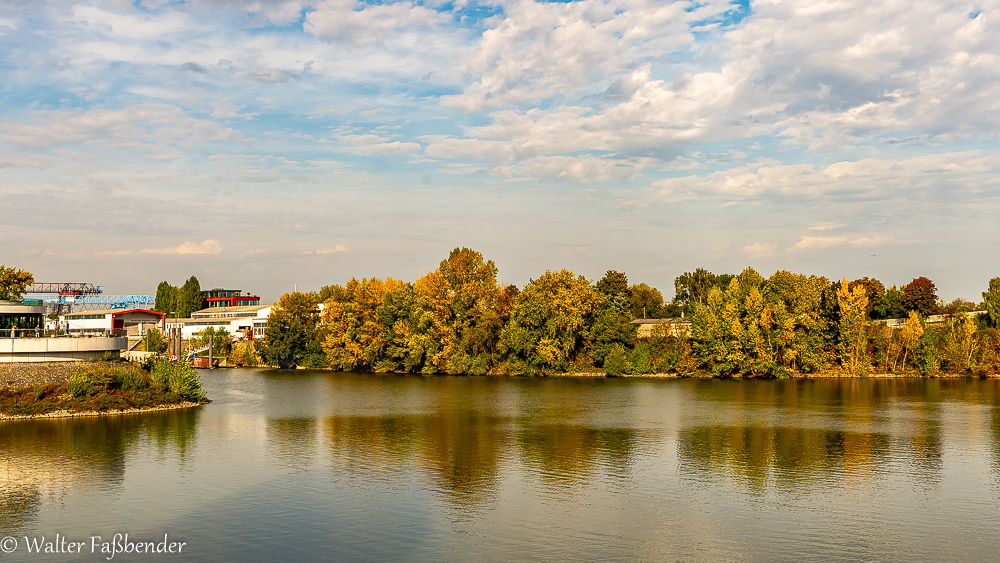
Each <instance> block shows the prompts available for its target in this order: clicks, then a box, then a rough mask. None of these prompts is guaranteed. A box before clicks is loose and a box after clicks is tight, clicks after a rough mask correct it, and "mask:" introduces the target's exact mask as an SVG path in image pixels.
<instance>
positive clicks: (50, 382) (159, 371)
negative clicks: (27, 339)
mask: <svg viewBox="0 0 1000 563" xmlns="http://www.w3.org/2000/svg"><path fill="white" fill-rule="evenodd" d="M70 367H71V368H72V370H71V371H70V370H68V369H66V366H57V368H56V369H52V368H53V366H47V367H45V368H36V367H34V366H26V365H24V364H21V365H19V366H16V367H15V369H13V370H11V371H8V372H7V376H8V379H9V380H12V381H13V382H14V383H15V384H16V385H9V386H7V387H5V388H0V417H3V418H12V417H14V418H33V417H38V416H93V415H92V414H90V413H97V414H102V413H104V414H124V413H129V412H142V411H144V410H162V409H164V408H183V407H185V406H190V405H191V404H193V405H198V404H204V403H207V402H209V401H208V399H207V398H206V397H205V394H204V393H203V392H202V390H201V381H200V380H199V379H198V375H197V373H196V372H195V370H194V368H192V367H191V365H190V364H187V363H180V364H176V365H173V364H170V363H169V362H167V361H165V360H159V361H153V362H152V363H151V364H149V365H148V368H144V367H142V366H140V365H139V364H137V363H134V362H126V361H120V360H116V361H102V362H74V365H72V366H70ZM59 368H62V369H59ZM68 373H69V375H67V374H68ZM29 385H30V386H29Z"/></svg>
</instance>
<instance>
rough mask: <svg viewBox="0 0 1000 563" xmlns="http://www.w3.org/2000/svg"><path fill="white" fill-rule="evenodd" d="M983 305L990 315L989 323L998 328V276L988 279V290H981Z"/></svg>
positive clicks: (999, 291)
mask: <svg viewBox="0 0 1000 563" xmlns="http://www.w3.org/2000/svg"><path fill="white" fill-rule="evenodd" d="M983 305H985V307H986V314H987V315H989V317H990V325H991V326H992V327H994V328H1000V278H993V279H991V280H990V289H989V291H984V292H983Z"/></svg>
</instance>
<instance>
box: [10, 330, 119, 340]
mask: <svg viewBox="0 0 1000 563" xmlns="http://www.w3.org/2000/svg"><path fill="white" fill-rule="evenodd" d="M126 336H128V334H127V331H125V330H102V331H98V332H82V331H73V330H71V331H70V332H69V333H68V334H67V333H66V331H64V330H46V329H42V328H17V329H9V328H6V329H0V338H124V337H126Z"/></svg>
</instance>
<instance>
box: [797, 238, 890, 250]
mask: <svg viewBox="0 0 1000 563" xmlns="http://www.w3.org/2000/svg"><path fill="white" fill-rule="evenodd" d="M890 241H891V239H890V237H886V236H882V235H874V236H863V237H857V238H853V239H852V238H848V237H813V236H804V237H801V238H799V241H798V242H796V243H795V246H792V247H790V248H789V249H788V251H789V252H792V251H796V250H807V249H821V248H829V247H831V246H837V245H840V244H849V245H852V246H881V245H883V244H886V243H888V242H890Z"/></svg>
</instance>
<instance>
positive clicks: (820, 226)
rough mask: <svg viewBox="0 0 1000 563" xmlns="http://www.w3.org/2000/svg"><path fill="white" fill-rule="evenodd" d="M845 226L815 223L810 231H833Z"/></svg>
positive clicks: (827, 222)
mask: <svg viewBox="0 0 1000 563" xmlns="http://www.w3.org/2000/svg"><path fill="white" fill-rule="evenodd" d="M843 226H844V225H843V224H841V223H831V222H829V221H826V222H823V223H815V224H813V225H811V226H810V227H809V230H810V231H831V230H833V229H839V228H841V227H843Z"/></svg>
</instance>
